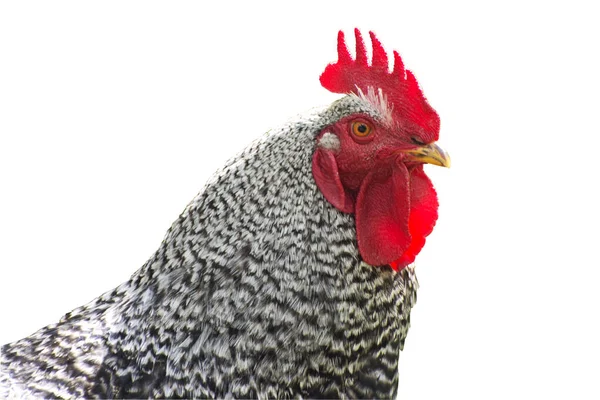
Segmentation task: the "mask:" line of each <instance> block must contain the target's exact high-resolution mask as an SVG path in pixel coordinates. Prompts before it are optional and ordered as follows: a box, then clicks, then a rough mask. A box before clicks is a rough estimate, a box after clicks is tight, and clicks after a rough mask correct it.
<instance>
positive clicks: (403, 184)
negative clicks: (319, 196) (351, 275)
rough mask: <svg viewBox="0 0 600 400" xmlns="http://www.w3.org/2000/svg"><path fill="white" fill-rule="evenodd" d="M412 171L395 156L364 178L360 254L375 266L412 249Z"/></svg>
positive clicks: (358, 215)
mask: <svg viewBox="0 0 600 400" xmlns="http://www.w3.org/2000/svg"><path fill="white" fill-rule="evenodd" d="M409 210H410V195H409V174H408V170H407V169H406V166H405V165H404V164H403V163H401V162H396V161H395V160H394V159H388V160H386V161H383V162H381V163H379V164H378V165H376V166H375V167H374V168H373V169H372V170H371V171H370V172H369V173H368V174H367V176H366V177H365V178H364V180H363V182H362V184H361V186H360V190H359V192H358V197H357V199H356V205H355V220H356V237H357V240H358V249H359V251H360V254H361V256H362V258H363V260H365V262H367V263H368V264H371V265H387V264H389V263H390V262H392V261H394V260H397V259H398V258H400V257H401V256H402V255H403V254H404V253H405V251H406V250H407V249H408V248H409V246H410V243H411V234H410V232H409Z"/></svg>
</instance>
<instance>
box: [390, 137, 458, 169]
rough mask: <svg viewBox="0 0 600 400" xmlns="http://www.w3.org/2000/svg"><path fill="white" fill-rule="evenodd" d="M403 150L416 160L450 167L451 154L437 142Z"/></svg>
mask: <svg viewBox="0 0 600 400" xmlns="http://www.w3.org/2000/svg"><path fill="white" fill-rule="evenodd" d="M402 152H403V153H405V154H408V155H410V157H409V159H412V160H414V161H417V162H421V163H427V164H433V165H439V166H440V167H446V168H450V156H449V155H448V154H447V153H446V152H445V151H444V150H442V149H441V148H440V147H439V146H438V145H437V144H435V143H431V144H426V145H424V146H421V147H417V148H416V149H410V150H403V151H402Z"/></svg>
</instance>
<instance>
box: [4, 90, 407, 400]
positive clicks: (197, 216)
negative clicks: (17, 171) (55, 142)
mask: <svg viewBox="0 0 600 400" xmlns="http://www.w3.org/2000/svg"><path fill="white" fill-rule="evenodd" d="M356 112H362V113H368V114H369V115H371V116H372V117H373V118H376V119H382V118H385V116H383V115H381V110H379V109H378V108H377V107H375V106H374V105H373V104H372V103H370V102H368V101H367V100H365V99H363V98H360V97H358V96H353V95H349V96H345V97H344V98H342V99H340V100H338V101H337V102H336V103H334V104H333V105H332V106H331V107H330V108H329V109H327V110H324V111H322V112H320V113H318V114H315V115H313V116H311V117H308V118H300V119H299V120H298V121H297V122H294V123H290V124H288V125H286V126H285V127H283V128H282V129H280V130H278V131H273V132H270V133H268V134H267V135H265V136H264V137H263V138H261V139H260V140H258V141H256V142H255V143H254V144H253V145H251V146H250V147H249V148H248V149H247V150H245V151H244V152H243V153H242V154H240V155H239V156H237V157H236V158H234V159H233V160H232V161H230V162H229V163H228V165H227V166H226V167H225V168H224V169H223V170H221V171H220V172H218V173H217V174H216V175H215V176H214V177H213V178H212V179H211V181H210V182H209V183H208V184H207V185H206V186H205V188H204V189H203V190H202V191H201V192H200V194H199V195H198V196H197V197H196V198H195V199H194V200H193V201H192V202H191V203H190V204H189V205H188V207H187V208H186V209H185V210H184V212H183V213H182V214H181V216H180V217H179V219H178V220H177V221H175V223H174V224H173V225H172V227H171V228H170V230H169V231H168V232H167V235H166V237H165V239H164V241H163V243H162V245H161V246H160V248H159V249H158V250H157V251H156V253H155V254H154V255H153V256H152V257H151V258H150V260H148V262H147V263H146V264H145V265H144V266H143V267H142V268H141V269H140V270H138V271H137V272H136V273H134V275H133V276H132V277H131V279H130V280H129V281H128V282H126V283H124V284H122V285H121V286H119V287H117V288H116V289H114V290H113V291H111V292H108V293H106V294H104V295H102V296H101V297H99V298H97V299H96V300H94V301H92V302H91V303H89V304H87V305H85V306H83V307H80V308H78V309H76V310H74V311H72V312H70V313H68V314H67V315H65V316H64V317H63V318H62V319H61V321H59V322H58V323H57V324H54V325H50V326H48V327H45V328H43V329H41V330H40V331H38V332H36V333H34V334H33V335H31V336H29V337H27V338H24V339H22V340H19V341H17V342H14V343H11V344H7V345H5V346H4V347H2V353H1V367H0V398H7V397H8V398H10V397H13V398H24V397H40V398H53V397H58V398H81V397H85V398H96V397H97V398H128V397H129V398H131V397H133V398H148V397H168V398H179V397H183V398H207V397H219V398H231V397H234V398H255V397H261V398H266V397H278V398H279V397H281V398H291V397H303V398H323V397H342V398H343V397H350V398H393V397H395V395H396V390H397V384H398V355H399V351H400V349H401V348H402V346H403V343H404V339H405V337H406V333H407V330H408V327H409V313H410V309H411V307H412V305H413V304H414V302H415V300H416V287H417V282H416V278H415V276H414V272H413V269H412V267H407V268H405V269H403V270H402V271H401V272H395V271H393V270H392V269H391V268H390V267H372V266H370V265H367V264H366V263H364V262H363V261H362V260H361V257H360V255H359V252H358V249H357V243H356V232H355V224H354V217H353V215H352V214H346V213H342V212H340V211H338V210H337V209H335V208H334V207H333V206H332V205H330V204H329V203H328V202H327V201H326V200H325V198H324V197H323V195H322V194H321V192H320V191H319V190H318V188H317V186H316V185H315V182H314V179H313V175H312V173H311V159H312V155H313V152H314V150H315V148H316V146H318V145H319V143H317V142H316V139H315V137H316V135H317V134H318V133H319V132H320V131H321V130H322V129H323V128H324V127H326V126H328V125H329V124H331V123H333V122H335V121H337V120H339V119H340V118H341V117H343V116H346V115H349V114H353V113H356Z"/></svg>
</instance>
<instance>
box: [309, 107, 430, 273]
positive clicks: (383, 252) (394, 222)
mask: <svg viewBox="0 0 600 400" xmlns="http://www.w3.org/2000/svg"><path fill="white" fill-rule="evenodd" d="M411 128H413V129H410V130H409V129H407V128H403V127H402V126H400V127H398V126H394V127H393V128H392V127H387V126H386V125H385V124H382V123H380V122H377V121H375V120H374V119H373V118H371V117H370V116H368V115H352V116H348V117H346V118H343V119H341V120H340V121H338V122H336V123H335V124H333V125H331V126H329V127H327V128H326V129H324V130H323V132H321V134H320V135H319V137H318V138H317V140H319V139H320V138H321V136H322V135H324V134H325V133H328V132H329V133H333V134H335V135H336V136H337V138H338V139H339V148H338V149H329V148H323V147H318V148H317V150H316V151H315V155H314V158H313V175H314V177H315V182H316V183H317V186H318V187H319V189H320V190H321V192H322V193H323V195H324V196H325V198H326V199H327V200H328V201H329V202H330V203H332V204H333V205H334V206H335V207H336V208H338V209H339V210H340V211H343V212H353V213H354V214H355V220H356V230H357V241H358V247H359V251H360V253H361V256H362V258H363V259H364V260H365V261H366V262H367V263H369V264H371V265H391V266H392V267H393V268H394V269H396V270H399V269H402V268H404V267H405V266H406V265H408V264H410V263H411V262H413V261H414V258H415V256H416V255H417V254H418V252H419V251H420V250H421V248H422V247H423V245H424V244H425V237H426V236H427V235H429V233H431V231H432V229H433V226H434V224H435V221H436V219H437V196H436V194H435V191H434V189H433V186H432V185H431V182H430V181H429V179H428V178H427V177H426V176H425V174H424V172H423V167H422V164H423V162H419V161H417V159H416V158H415V157H413V156H411V155H410V154H409V153H406V152H407V151H411V150H415V149H419V148H420V147H421V146H422V145H423V144H426V143H428V142H432V141H433V140H434V139H433V138H431V139H430V138H428V137H427V136H430V135H426V134H425V133H424V132H423V131H422V130H420V131H421V132H422V133H421V134H420V135H415V134H414V133H413V134H411V133H409V132H415V131H418V130H417V129H414V127H411ZM431 136H433V135H431ZM432 139H433V140H432Z"/></svg>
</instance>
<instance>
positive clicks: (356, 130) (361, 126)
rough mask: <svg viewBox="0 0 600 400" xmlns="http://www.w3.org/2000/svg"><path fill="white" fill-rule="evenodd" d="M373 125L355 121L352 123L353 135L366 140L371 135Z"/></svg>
mask: <svg viewBox="0 0 600 400" xmlns="http://www.w3.org/2000/svg"><path fill="white" fill-rule="evenodd" d="M371 130H372V128H371V125H369V124H368V123H366V122H364V121H355V122H353V123H352V133H353V134H354V135H355V136H358V137H359V138H364V137H367V136H369V134H370V133H371Z"/></svg>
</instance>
